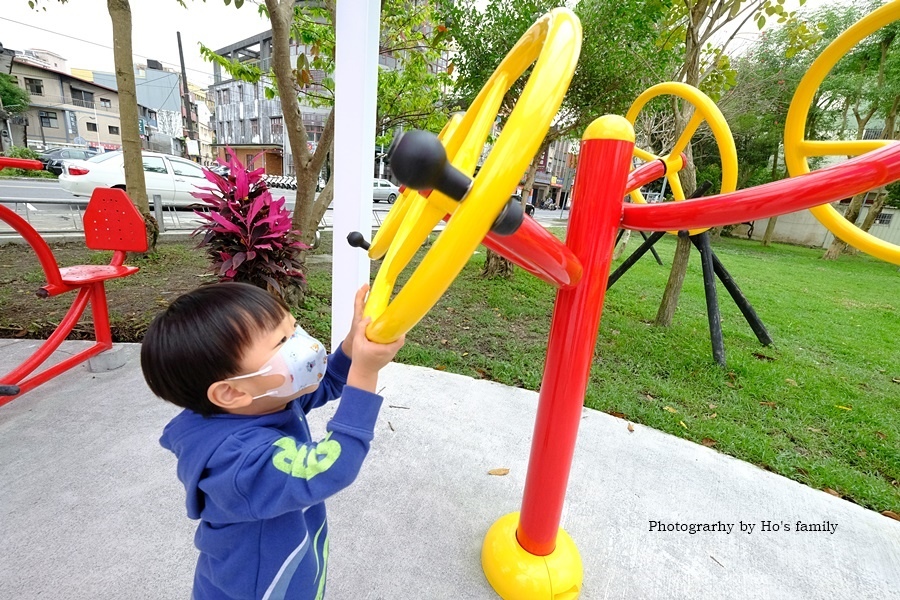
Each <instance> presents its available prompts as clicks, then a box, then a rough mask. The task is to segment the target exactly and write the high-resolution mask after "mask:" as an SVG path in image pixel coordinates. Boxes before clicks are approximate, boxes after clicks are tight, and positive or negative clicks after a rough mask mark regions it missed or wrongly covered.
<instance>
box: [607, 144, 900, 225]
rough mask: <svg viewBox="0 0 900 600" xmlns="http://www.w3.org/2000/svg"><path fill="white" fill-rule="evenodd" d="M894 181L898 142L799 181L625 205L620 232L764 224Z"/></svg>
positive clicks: (899, 175) (899, 160)
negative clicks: (727, 192)
mask: <svg viewBox="0 0 900 600" xmlns="http://www.w3.org/2000/svg"><path fill="white" fill-rule="evenodd" d="M897 179H900V143H893V144H891V145H888V146H885V147H884V148H879V149H878V150H873V151H872V152H867V153H866V154H863V155H861V156H858V157H856V158H854V159H852V160H848V161H847V162H844V163H841V164H839V165H834V166H832V167H828V168H826V169H821V170H819V171H814V172H812V173H808V174H806V175H800V176H799V177H791V178H790V179H782V180H781V181H775V182H772V183H767V184H765V185H760V186H757V187H752V188H748V189H745V190H739V191H737V192H731V193H729V194H720V195H717V196H709V197H707V198H698V199H696V200H686V201H684V202H665V203H663V204H626V205H625V207H624V212H623V218H622V227H625V228H627V229H634V230H637V231H673V230H681V229H701V228H705V227H721V226H722V225H731V224H732V223H743V222H746V221H755V220H757V219H767V218H769V217H773V216H776V215H783V214H786V213H791V212H796V211H798V210H804V209H807V208H812V207H813V206H819V205H821V204H827V203H829V202H833V201H835V200H840V199H842V198H848V197H850V196H854V195H856V194H860V193H862V192H865V191H868V190H871V189H875V188H877V187H881V186H883V185H885V184H888V183H891V182H892V181H895V180H897Z"/></svg>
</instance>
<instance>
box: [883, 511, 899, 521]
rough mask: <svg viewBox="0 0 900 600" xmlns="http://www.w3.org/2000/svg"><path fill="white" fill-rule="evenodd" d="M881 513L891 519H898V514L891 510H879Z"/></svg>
mask: <svg viewBox="0 0 900 600" xmlns="http://www.w3.org/2000/svg"><path fill="white" fill-rule="evenodd" d="M881 514H883V515H884V516H886V517H889V518H891V519H894V520H895V521H900V515H898V514H897V513H895V512H894V511H892V510H883V511H881Z"/></svg>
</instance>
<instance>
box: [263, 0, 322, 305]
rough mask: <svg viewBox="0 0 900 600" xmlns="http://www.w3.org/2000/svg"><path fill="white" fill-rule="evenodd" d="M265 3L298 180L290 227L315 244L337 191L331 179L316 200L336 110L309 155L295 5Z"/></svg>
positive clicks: (303, 261)
mask: <svg viewBox="0 0 900 600" xmlns="http://www.w3.org/2000/svg"><path fill="white" fill-rule="evenodd" d="M265 2H266V8H267V9H268V11H269V19H270V21H271V23H272V70H273V71H274V73H275V83H276V87H277V89H278V96H279V99H280V100H281V111H282V116H283V118H284V131H285V134H286V135H287V137H288V143H289V145H290V148H291V155H292V156H293V161H294V175H295V177H296V178H297V193H296V196H295V199H294V215H293V217H292V221H291V225H292V226H293V228H294V229H295V230H297V231H300V241H301V242H303V243H305V244H307V245H312V241H313V239H314V237H315V234H316V229H318V226H319V221H321V220H322V215H324V214H325V210H326V209H327V208H328V204H329V203H330V202H331V198H332V197H333V192H334V187H333V184H332V177H329V180H328V182H327V185H326V186H325V189H324V190H322V193H321V194H319V199H318V201H316V186H317V184H318V180H319V173H320V172H321V170H322V167H323V166H324V164H325V159H326V157H327V156H328V154H329V153H330V152H331V151H332V144H333V142H334V111H333V110H332V112H331V113H330V114H329V115H328V120H327V121H326V122H325V127H324V129H323V130H322V136H321V137H320V139H319V145H318V147H317V148H316V150H315V152H314V153H313V152H310V150H309V148H308V146H307V132H306V127H305V126H304V125H303V117H302V113H301V111H300V99H299V93H298V90H297V88H296V87H295V78H294V72H293V65H292V64H291V58H290V56H291V26H292V24H293V21H294V2H293V0H265ZM325 5H326V8H328V11H329V13H330V15H331V22H332V23H334V22H335V14H334V1H333V0H330V1H326V3H325ZM298 258H299V261H300V263H301V265H302V270H303V271H304V272H305V271H306V252H305V251H304V252H301V253H300V255H299V257H298ZM294 292H295V293H294V294H292V297H293V299H295V300H296V301H298V302H299V301H300V300H302V290H301V293H299V294H298V293H296V290H295V291H294Z"/></svg>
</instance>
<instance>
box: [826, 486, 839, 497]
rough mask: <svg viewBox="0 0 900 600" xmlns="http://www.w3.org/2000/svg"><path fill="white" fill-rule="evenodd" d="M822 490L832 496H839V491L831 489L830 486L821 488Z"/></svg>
mask: <svg viewBox="0 0 900 600" xmlns="http://www.w3.org/2000/svg"><path fill="white" fill-rule="evenodd" d="M822 491H823V492H825V493H826V494H831V495H832V496H837V497H838V498H840V497H841V493H840V492H836V491H835V490H833V489H831V488H825V489H823V490H822Z"/></svg>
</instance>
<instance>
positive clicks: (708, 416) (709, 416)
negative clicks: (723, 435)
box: [704, 413, 719, 419]
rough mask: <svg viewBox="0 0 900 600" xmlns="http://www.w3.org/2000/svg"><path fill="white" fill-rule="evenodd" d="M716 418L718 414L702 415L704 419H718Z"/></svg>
mask: <svg viewBox="0 0 900 600" xmlns="http://www.w3.org/2000/svg"><path fill="white" fill-rule="evenodd" d="M718 416H719V415H718V414H716V413H712V414H710V415H704V418H706V419H715V418H716V417H718Z"/></svg>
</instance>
